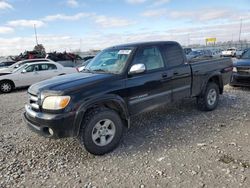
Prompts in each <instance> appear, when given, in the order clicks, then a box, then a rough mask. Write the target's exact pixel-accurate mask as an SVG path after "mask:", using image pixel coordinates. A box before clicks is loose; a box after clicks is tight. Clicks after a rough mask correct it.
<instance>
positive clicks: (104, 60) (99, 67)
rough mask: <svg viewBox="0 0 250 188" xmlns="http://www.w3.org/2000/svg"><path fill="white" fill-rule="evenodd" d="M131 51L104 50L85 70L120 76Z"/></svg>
mask: <svg viewBox="0 0 250 188" xmlns="http://www.w3.org/2000/svg"><path fill="white" fill-rule="evenodd" d="M132 51H133V48H122V49H108V50H104V51H102V52H101V53H99V54H98V55H97V56H96V57H95V58H94V59H92V60H91V61H90V63H89V64H88V65H87V66H86V68H85V69H87V70H89V71H93V72H103V73H111V74H120V73H121V72H122V71H123V69H124V67H125V65H126V63H127V61H128V58H129V57H130V55H131V53H132Z"/></svg>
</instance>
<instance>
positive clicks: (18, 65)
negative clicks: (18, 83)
mask: <svg viewBox="0 0 250 188" xmlns="http://www.w3.org/2000/svg"><path fill="white" fill-rule="evenodd" d="M24 63H25V62H23V61H19V62H16V63H14V64H13V65H11V66H9V68H10V69H16V68H18V67H20V66H21V65H22V64H24Z"/></svg>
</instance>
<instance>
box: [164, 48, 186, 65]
mask: <svg viewBox="0 0 250 188" xmlns="http://www.w3.org/2000/svg"><path fill="white" fill-rule="evenodd" d="M164 53H165V56H166V61H167V64H168V66H178V65H181V64H183V63H184V58H183V51H182V49H181V47H180V46H178V45H176V44H167V45H165V46H164Z"/></svg>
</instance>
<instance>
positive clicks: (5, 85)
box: [0, 81, 14, 93]
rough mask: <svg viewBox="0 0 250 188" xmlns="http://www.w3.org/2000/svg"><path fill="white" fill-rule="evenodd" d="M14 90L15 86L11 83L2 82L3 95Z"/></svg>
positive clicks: (0, 87)
mask: <svg viewBox="0 0 250 188" xmlns="http://www.w3.org/2000/svg"><path fill="white" fill-rule="evenodd" d="M13 89H14V85H13V83H11V82H10V81H3V82H0V91H1V92H2V93H10V92H11V91H12V90H13Z"/></svg>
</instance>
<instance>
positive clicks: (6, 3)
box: [0, 0, 250, 56]
mask: <svg viewBox="0 0 250 188" xmlns="http://www.w3.org/2000/svg"><path fill="white" fill-rule="evenodd" d="M240 19H242V36H241V38H242V39H246V40H249V41H250V0H220V1H219V0H210V1H204V0H53V1H52V0H0V56H1V55H10V54H18V53H20V52H23V51H24V50H31V49H32V48H33V47H34V45H35V37H34V29H33V26H34V24H35V25H36V27H37V32H38V42H39V43H42V44H44V46H45V48H46V49H47V51H53V50H57V51H64V50H67V51H72V50H77V49H81V50H84V51H86V50H89V49H102V48H104V47H107V46H110V45H114V44H120V43H126V42H135V41H152V40H176V41H178V42H180V43H181V44H183V45H187V44H193V43H200V44H204V42H205V38H207V37H216V38H217V40H218V41H228V40H232V39H233V40H239V28H240Z"/></svg>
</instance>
